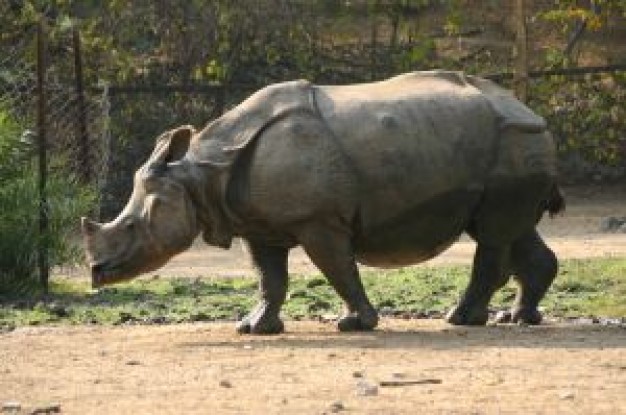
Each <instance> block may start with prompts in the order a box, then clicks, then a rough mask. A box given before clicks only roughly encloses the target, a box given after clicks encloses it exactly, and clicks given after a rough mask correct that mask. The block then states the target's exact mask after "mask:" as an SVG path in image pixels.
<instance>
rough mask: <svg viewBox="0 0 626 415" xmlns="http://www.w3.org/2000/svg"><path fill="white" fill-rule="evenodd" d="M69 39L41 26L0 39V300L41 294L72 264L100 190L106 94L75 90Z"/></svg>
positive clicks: (69, 33) (105, 161) (105, 157)
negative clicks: (84, 219) (83, 216)
mask: <svg viewBox="0 0 626 415" xmlns="http://www.w3.org/2000/svg"><path fill="white" fill-rule="evenodd" d="M6 7H7V5H6V4H4V3H3V4H2V5H1V6H0V8H6ZM1 11H2V10H1V9H0V12H1ZM75 35H76V32H75V31H73V30H72V28H70V29H69V30H65V31H59V30H56V31H54V32H52V31H50V30H48V28H47V25H46V24H45V20H42V22H41V23H40V24H39V25H37V24H24V25H16V26H15V27H11V28H9V29H7V30H6V31H5V32H4V33H3V35H2V36H1V37H0V44H1V48H2V51H3V54H2V57H1V58H0V161H1V163H0V173H1V175H0V229H1V232H0V234H1V239H0V244H1V245H2V246H1V247H2V249H1V251H2V255H0V294H2V292H3V291H16V290H17V291H23V290H26V289H29V287H30V288H32V287H33V280H36V279H38V280H39V281H40V283H41V286H42V287H43V289H44V290H46V289H47V282H48V276H49V268H50V267H51V266H54V265H58V264H66V263H68V262H72V261H73V260H74V259H75V258H77V256H76V254H77V249H76V244H74V243H73V240H74V239H75V238H74V235H75V232H74V231H75V230H76V223H77V220H76V219H77V216H78V215H79V214H80V213H81V212H82V213H84V211H85V209H87V208H88V206H97V205H94V204H93V203H92V202H93V200H94V199H95V198H96V195H97V193H98V190H99V189H102V187H103V184H104V180H105V177H106V173H107V168H108V166H109V144H108V143H109V140H108V137H109V135H108V131H109V122H108V117H107V114H108V108H109V102H108V96H107V91H108V90H107V88H106V87H104V88H102V89H101V91H100V92H99V93H98V94H85V93H83V94H80V93H79V91H78V90H77V81H78V78H77V72H76V63H78V60H76V61H75V60H74V59H72V58H73V56H72V55H73V53H74V52H75V49H76V43H75V40H76V37H75ZM51 50H54V51H55V53H50V51H51ZM37 268H38V269H39V273H38V277H37V272H36V270H37Z"/></svg>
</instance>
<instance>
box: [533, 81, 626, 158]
mask: <svg viewBox="0 0 626 415" xmlns="http://www.w3.org/2000/svg"><path fill="white" fill-rule="evenodd" d="M624 102H626V73H621V74H620V73H616V74H614V75H612V76H609V75H605V76H599V75H597V76H585V77H579V78H578V79H576V78H569V79H565V78H564V77H559V76H553V77H550V78H545V79H539V80H536V81H534V82H533V83H532V86H531V98H530V102H529V105H530V106H531V108H533V109H535V110H536V111H538V112H539V113H540V114H542V115H543V116H544V117H546V119H547V121H548V125H549V126H550V130H551V132H552V133H553V135H554V136H555V138H556V140H557V144H558V148H559V151H560V152H562V153H571V152H575V153H577V154H580V155H582V156H583V157H584V158H585V159H586V160H588V161H589V162H595V163H598V162H599V163H601V164H602V165H606V166H618V165H624V164H625V163H626V107H625V106H624Z"/></svg>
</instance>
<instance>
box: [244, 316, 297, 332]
mask: <svg viewBox="0 0 626 415" xmlns="http://www.w3.org/2000/svg"><path fill="white" fill-rule="evenodd" d="M284 331H285V325H284V323H283V322H282V320H281V319H279V318H277V319H275V320H272V321H269V320H266V321H263V320H261V321H257V322H255V323H252V322H251V321H250V320H249V319H244V320H242V321H240V322H239V324H237V333H239V334H279V333H283V332H284Z"/></svg>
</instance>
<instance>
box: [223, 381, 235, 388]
mask: <svg viewBox="0 0 626 415" xmlns="http://www.w3.org/2000/svg"><path fill="white" fill-rule="evenodd" d="M220 386H221V387H222V388H232V387H233V384H232V383H230V381H229V380H225V379H224V380H220Z"/></svg>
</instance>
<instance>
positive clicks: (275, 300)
mask: <svg viewBox="0 0 626 415" xmlns="http://www.w3.org/2000/svg"><path fill="white" fill-rule="evenodd" d="M246 245H247V247H248V250H249V251H250V255H251V257H252V263H253V265H254V267H255V268H256V270H257V273H258V274H259V292H260V301H259V303H258V304H257V306H256V307H255V308H254V309H253V310H252V311H251V312H250V313H249V314H248V315H247V316H246V317H244V318H243V319H242V320H241V321H240V322H239V324H238V325H237V331H238V332H239V333H241V334H248V333H251V334H277V333H282V332H283V331H284V328H285V326H284V324H283V322H282V320H281V319H280V316H279V314H280V308H281V307H282V305H283V303H284V302H285V297H286V295H287V254H288V249H287V248H283V247H275V246H268V245H264V244H261V243H256V242H251V241H247V242H246Z"/></svg>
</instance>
